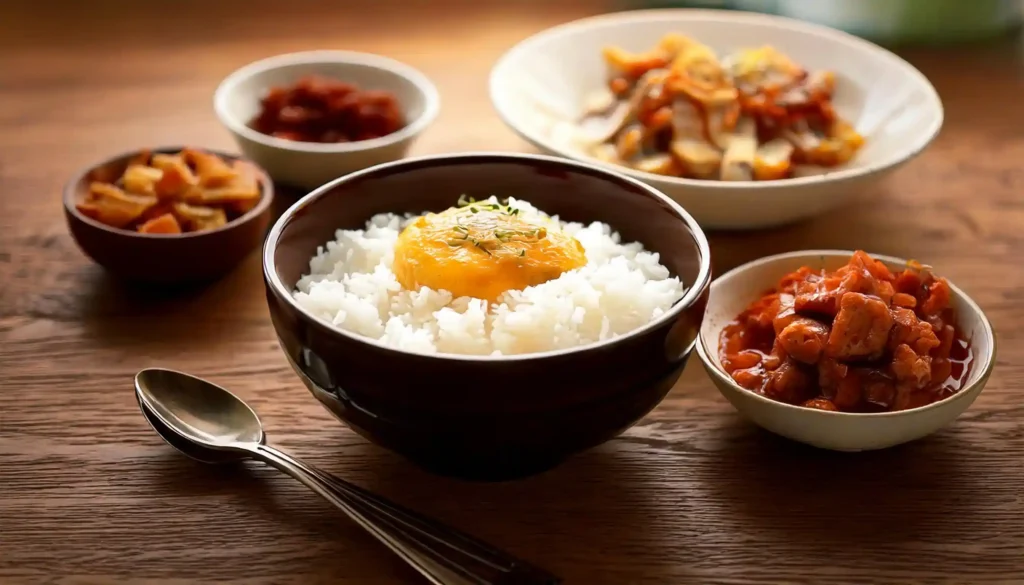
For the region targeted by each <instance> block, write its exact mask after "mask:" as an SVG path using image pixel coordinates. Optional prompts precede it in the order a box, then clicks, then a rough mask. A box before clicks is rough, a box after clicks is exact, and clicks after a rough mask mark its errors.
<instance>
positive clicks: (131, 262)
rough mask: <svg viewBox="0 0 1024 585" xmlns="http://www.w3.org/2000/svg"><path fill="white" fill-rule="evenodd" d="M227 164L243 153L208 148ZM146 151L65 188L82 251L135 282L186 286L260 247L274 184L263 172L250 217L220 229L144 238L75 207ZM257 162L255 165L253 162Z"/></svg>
mask: <svg viewBox="0 0 1024 585" xmlns="http://www.w3.org/2000/svg"><path fill="white" fill-rule="evenodd" d="M182 149H183V147H180V146H176V147H163V148H153V149H151V150H152V151H153V152H154V153H176V152H181V150H182ZM204 150H207V151H208V152H211V153H214V154H216V155H218V156H220V157H222V158H225V159H227V160H232V161H233V160H236V159H238V158H240V157H239V156H237V155H233V154H227V153H224V152H218V151H216V150H211V149H204ZM139 152H140V151H133V152H129V153H125V154H121V155H118V156H115V157H113V158H111V159H108V160H106V161H104V162H101V163H100V164H98V165H94V166H91V167H89V168H86V169H84V170H82V171H81V172H79V173H78V174H76V175H75V176H74V177H73V178H72V179H71V180H70V181H69V182H68V184H67V185H66V186H65V187H64V216H65V218H66V219H67V222H68V229H70V230H71V235H72V236H73V237H74V238H75V242H76V243H77V244H78V247H79V248H81V249H82V251H83V252H85V253H86V255H88V256H89V257H90V258H92V259H93V260H95V261H96V263H97V264H99V265H101V266H103V267H104V268H106V269H107V270H109V271H110V272H111V273H113V274H115V275H117V276H119V277H122V278H125V279H128V280H133V281H140V282H150V283H158V284H184V283H193V282H202V281H207V280H212V279H215V278H217V277H219V276H221V275H223V274H224V273H226V272H228V271H229V270H231V269H232V268H234V267H235V266H236V265H237V264H238V263H239V262H241V261H242V260H243V259H244V258H245V257H246V256H248V255H249V253H250V252H252V250H253V249H255V248H256V247H258V246H259V245H260V242H262V241H263V236H264V234H265V233H266V231H267V227H268V226H269V224H270V214H271V203H272V202H273V200H274V185H273V183H272V182H271V181H270V178H269V177H267V174H266V172H265V171H264V170H263V169H261V168H260V167H258V166H257V167H256V168H257V170H258V171H259V174H260V186H261V190H262V196H261V197H260V201H259V203H257V204H256V207H254V208H253V209H252V210H250V211H249V212H248V213H246V214H245V215H243V216H241V217H239V218H236V219H234V220H233V221H230V222H228V224H227V225H224V226H223V227H220V228H217V229H215V230H210V231H205V232H196V233H184V234H140V233H138V232H133V231H130V230H123V229H118V228H114V227H110V226H108V225H105V224H103V223H100V222H98V221H96V220H94V219H92V218H89V217H86V216H85V215H82V213H80V212H79V211H78V209H77V208H76V207H75V204H76V203H78V202H79V201H81V200H82V199H84V198H85V196H86V194H87V193H88V191H89V183H90V182H92V181H94V180H102V181H113V180H115V179H116V178H117V177H120V176H121V174H122V173H123V172H124V169H125V167H127V166H128V161H129V160H131V158H132V157H133V156H135V155H136V154H138V153H139ZM250 162H251V161H250Z"/></svg>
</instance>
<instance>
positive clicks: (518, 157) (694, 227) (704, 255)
mask: <svg viewBox="0 0 1024 585" xmlns="http://www.w3.org/2000/svg"><path fill="white" fill-rule="evenodd" d="M474 162H492V163H493V162H498V163H500V162H527V163H534V164H553V165H556V166H561V167H569V168H571V169H572V170H574V171H578V172H583V173H588V174H591V175H596V176H598V177H600V178H601V179H603V180H606V181H612V182H617V183H620V184H624V185H626V186H629V187H632V188H635V189H639V190H641V191H644V192H646V193H647V194H649V195H651V196H653V197H654V198H655V199H656V200H657V201H660V202H661V203H663V204H665V205H667V206H668V207H669V208H671V210H672V211H674V212H675V213H676V215H677V217H678V219H679V220H680V221H681V222H682V223H683V224H684V225H686V226H687V227H688V228H689V229H690V233H691V234H693V239H694V243H695V244H696V246H697V250H698V253H699V254H700V258H699V262H700V268H699V270H698V272H697V276H696V278H695V279H694V281H693V282H692V283H690V284H689V286H687V288H686V290H685V292H684V293H683V296H682V298H680V299H679V300H678V301H676V302H675V303H674V304H673V305H672V307H671V308H669V310H667V311H665V313H664V314H662V315H660V316H658V318H656V319H652V320H650V321H648V322H647V323H645V324H644V325H643V326H641V327H638V328H636V329H633V330H632V331H629V332H628V333H625V334H622V335H619V336H616V337H613V338H611V339H606V340H604V341H598V342H594V343H589V344H587V345H581V346H578V347H571V348H565V349H556V350H548V351H543V352H534V353H524V354H509V355H504V354H503V355H497V356H495V355H470V354H456V353H440V352H437V353H426V352H419V351H410V350H406V349H399V348H396V347H392V346H389V345H386V344H384V343H381V342H380V341H379V340H377V339H371V338H369V337H366V336H363V335H359V334H357V333H351V332H348V331H343V330H341V329H338V328H336V327H333V326H331V325H330V324H328V323H327V322H326V321H324V320H323V319H321V318H319V317H317V316H315V315H313V314H311V313H310V312H309V311H307V310H306V309H304V308H303V307H301V306H300V305H299V304H298V303H297V302H296V301H295V298H294V296H293V294H292V290H293V288H289V287H286V286H285V285H284V283H283V282H281V279H280V277H279V276H278V274H277V269H276V263H275V261H274V252H275V251H276V249H277V246H278V242H279V240H280V237H281V232H282V231H283V230H284V226H285V225H286V224H287V223H288V222H289V221H290V220H291V219H292V218H293V217H294V216H295V214H296V213H297V212H298V211H299V210H301V209H302V208H303V207H305V206H307V205H309V204H311V203H312V202H313V201H314V200H316V199H318V198H320V197H321V196H324V195H326V194H327V193H329V192H331V191H332V190H333V189H334V188H335V187H337V186H339V185H342V184H344V183H348V182H352V181H358V180H361V179H364V178H366V177H370V176H372V175H376V174H392V173H394V172H396V170H397V172H402V171H401V167H403V166H411V167H420V166H428V167H429V166H446V165H452V164H455V165H459V164H471V163H474ZM263 278H264V280H265V281H266V282H267V283H268V284H269V287H270V289H271V290H272V291H273V293H274V295H275V296H277V297H279V298H282V299H284V301H285V302H286V303H287V304H288V305H289V306H290V307H291V308H292V310H294V311H296V312H297V313H298V314H299V315H301V316H302V318H304V319H305V320H306V321H308V322H309V323H311V324H313V325H314V326H316V327H319V328H320V329H321V330H322V331H324V332H326V333H328V334H330V335H340V336H342V337H345V338H348V339H350V340H352V341H355V342H358V343H364V344H367V345H370V346H373V347H376V348H378V349H380V350H382V351H385V352H390V353H394V354H395V355H402V356H411V357H417V358H424V359H437V360H455V361H465V362H517V361H528V360H543V359H549V358H557V357H561V356H565V355H569V354H574V353H580V352H585V351H593V350H601V349H608V348H610V347H614V346H616V345H619V344H621V343H623V342H625V341H626V340H629V339H631V338H634V337H636V336H639V335H641V334H643V333H645V332H647V331H649V330H651V329H654V328H656V327H658V326H660V325H661V324H663V323H667V322H669V321H671V320H673V319H676V318H677V317H678V316H679V315H680V314H681V313H682V312H683V311H685V310H686V309H688V308H689V307H690V306H692V305H693V304H694V303H695V302H696V301H697V300H698V299H699V298H700V297H701V295H702V294H703V292H704V291H705V290H707V288H708V287H709V286H710V284H711V247H710V245H709V244H708V240H707V237H706V236H705V234H704V231H703V230H702V229H701V227H700V225H699V224H698V223H697V221H696V220H695V219H694V218H693V216H691V215H690V214H689V212H687V211H686V210H685V209H684V208H683V207H682V206H681V205H679V204H678V203H676V202H675V201H673V200H672V199H671V198H669V197H668V196H667V195H665V194H664V193H662V192H661V191H659V190H658V189H656V188H654V187H652V186H650V185H647V184H645V183H643V182H642V181H638V180H636V179H634V178H631V177H627V176H625V175H622V174H619V173H615V172H612V171H609V170H607V169H605V168H602V167H597V166H594V165H589V164H586V163H583V162H579V161H573V160H567V159H564V158H559V157H554V156H548V155H541V154H525V153H514V152H498V151H467V152H455V153H447V154H434V155H426V156H418V157H411V158H406V159H401V160H397V161H391V162H386V163H382V164H379V165H375V166H372V167H369V168H367V169H363V170H361V171H356V172H354V173H351V174H348V175H345V176H342V177H339V178H337V179H334V180H333V181H330V182H328V183H325V184H324V185H322V186H320V187H319V188H317V189H315V190H313V191H312V192H310V193H309V194H307V195H305V196H304V197H302V198H301V199H299V200H298V201H296V202H295V203H294V204H293V205H292V206H291V207H289V208H288V209H287V210H285V212H284V213H282V214H281V216H280V217H279V218H278V219H277V221H275V222H274V225H273V226H272V227H271V228H270V231H269V232H268V233H267V237H266V239H265V240H264V244H263ZM684 284H685V283H684ZM694 343H696V339H695V340H694Z"/></svg>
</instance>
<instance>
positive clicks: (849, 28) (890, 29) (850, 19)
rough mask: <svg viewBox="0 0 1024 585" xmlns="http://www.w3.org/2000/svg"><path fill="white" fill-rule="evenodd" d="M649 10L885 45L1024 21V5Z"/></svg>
mask: <svg viewBox="0 0 1024 585" xmlns="http://www.w3.org/2000/svg"><path fill="white" fill-rule="evenodd" d="M632 4H633V5H634V7H644V8H671V7H678V8H683V7H686V8H731V9H737V10H750V11H756V12H766V13H771V14H780V15H782V16H788V17H791V18H799V19H801V20H806V21H809V22H816V23H819V24H824V25H826V26H831V27H833V28H838V29H840V30H844V31H846V32H849V33H852V34H855V35H858V36H862V37H865V38H869V39H872V40H876V41H879V42H884V43H929V44H934V43H954V42H964V41H978V40H985V39H991V38H995V37H999V36H1001V35H1004V34H1006V33H1008V32H1009V31H1011V30H1014V29H1016V28H1017V27H1019V26H1020V24H1021V22H1022V21H1024V0H643V1H639V2H632Z"/></svg>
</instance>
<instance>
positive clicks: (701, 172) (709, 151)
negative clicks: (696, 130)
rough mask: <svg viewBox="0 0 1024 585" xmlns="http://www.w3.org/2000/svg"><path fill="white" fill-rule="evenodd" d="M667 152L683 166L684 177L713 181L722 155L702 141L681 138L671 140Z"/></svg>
mask: <svg viewBox="0 0 1024 585" xmlns="http://www.w3.org/2000/svg"><path fill="white" fill-rule="evenodd" d="M669 150H670V151H672V155H673V156H675V157H676V159H677V160H678V161H679V163H680V164H681V165H682V166H683V169H684V170H685V172H686V176H688V177H693V178H695V179H714V178H715V177H717V176H718V168H719V166H721V164H722V153H721V151H719V150H718V149H717V148H715V147H714V146H711V145H710V144H708V143H707V142H705V141H703V140H693V139H692V138H681V139H678V140H673V141H672V143H671V144H670V145H669Z"/></svg>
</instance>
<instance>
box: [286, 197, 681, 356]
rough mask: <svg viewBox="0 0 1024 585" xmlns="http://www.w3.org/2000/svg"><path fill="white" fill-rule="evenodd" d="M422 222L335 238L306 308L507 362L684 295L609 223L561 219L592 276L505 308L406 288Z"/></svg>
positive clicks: (417, 346)
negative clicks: (401, 245)
mask: <svg viewBox="0 0 1024 585" xmlns="http://www.w3.org/2000/svg"><path fill="white" fill-rule="evenodd" d="M491 201H493V202H496V200H495V199H494V198H492V199H491ZM509 204H510V205H511V206H513V207H518V208H519V209H520V213H521V214H524V215H528V214H539V215H544V214H543V213H542V212H540V211H538V210H537V209H536V208H535V207H533V206H532V205H530V204H529V203H528V202H526V201H523V200H515V199H509ZM414 218H415V216H412V215H409V216H400V215H395V214H392V213H387V214H379V215H375V216H374V217H373V218H371V219H370V221H368V222H367V224H366V228H365V229H361V230H338V231H337V232H335V239H334V241H331V242H327V244H326V245H325V246H321V247H320V248H319V249H318V250H317V254H316V256H314V257H313V258H312V259H311V260H310V262H309V269H310V272H309V274H307V275H305V276H303V277H302V278H301V279H300V280H299V282H298V284H297V285H296V286H297V289H298V290H296V291H295V300H296V302H298V304H299V305H301V306H302V307H303V308H305V309H306V310H307V311H309V312H310V313H312V314H314V315H316V316H317V317H320V318H322V319H324V320H326V321H327V322H329V323H332V324H333V325H334V326H335V327H337V328H339V329H342V330H345V331H349V332H352V333H356V334H359V335H364V336H366V337H369V338H371V339H376V340H378V341H380V342H382V343H384V344H386V345H389V346H392V347H395V348H399V349H402V350H407V351H413V352H421V353H439V352H440V353H452V354H475V355H488V354H490V355H502V354H506V355H507V354H522V353H533V352H541V351H548V350H554V349H564V348H572V347H578V346H581V345H586V344H589V343H594V342H598V341H604V340H606V339H611V338H613V337H616V336H619V335H622V334H624V333H628V332H630V331H632V330H634V329H637V328H639V327H642V326H643V325H645V324H647V323H649V322H650V321H651V320H653V319H656V318H658V317H659V316H660V315H662V314H664V313H665V311H667V310H668V309H669V308H670V307H671V306H672V305H673V304H674V303H675V302H676V301H677V300H679V299H680V298H682V296H683V292H684V288H683V285H682V283H681V282H680V281H679V279H678V278H676V277H674V276H671V275H670V274H669V271H668V269H667V268H665V267H664V266H662V265H661V264H660V263H659V258H658V254H656V253H652V252H646V251H644V248H643V246H642V245H641V244H640V243H639V242H631V243H627V244H622V243H620V240H619V234H618V233H615V232H613V231H612V230H611V228H610V227H609V226H608V225H607V224H603V223H599V222H594V223H592V224H590V225H588V226H584V225H583V224H580V223H573V222H560V221H559V224H560V225H561V226H562V229H563V230H564V231H565V232H566V233H567V234H569V235H572V236H574V237H575V238H576V239H577V240H578V241H579V242H580V244H582V245H583V248H584V249H585V250H586V255H587V264H586V265H585V266H583V267H582V268H579V269H577V270H572V271H569V272H566V273H563V274H562V275H561V276H559V277H558V278H556V279H554V280H550V281H548V282H545V283H543V284H540V285H537V286H531V287H529V288H526V289H524V290H521V291H508V292H506V293H505V294H503V295H502V297H501V298H500V299H498V302H497V303H488V302H487V301H484V300H481V299H475V298H472V297H460V298H452V295H451V293H449V292H448V291H444V290H432V289H429V288H427V287H423V288H421V289H420V290H416V291H412V290H406V289H404V288H403V287H402V286H401V285H400V284H399V283H398V281H397V280H396V278H395V274H394V273H393V272H392V271H391V264H392V260H393V258H394V246H395V242H396V240H397V239H398V234H399V232H400V231H401V229H402V228H403V227H405V226H406V225H407V224H408V223H410V222H411V221H412V220H413V219H414ZM551 219H552V220H554V221H558V218H557V216H554V217H552V218H551Z"/></svg>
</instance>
